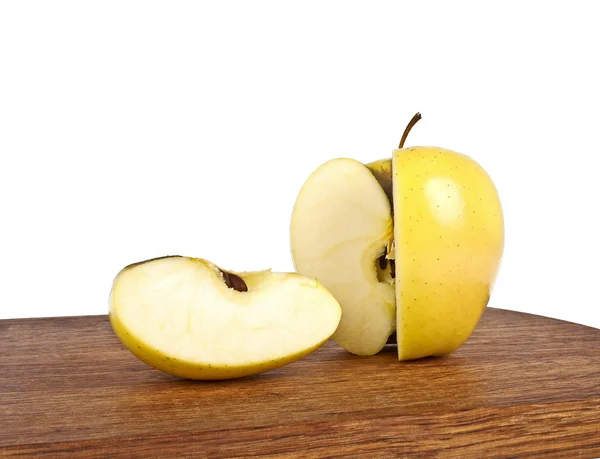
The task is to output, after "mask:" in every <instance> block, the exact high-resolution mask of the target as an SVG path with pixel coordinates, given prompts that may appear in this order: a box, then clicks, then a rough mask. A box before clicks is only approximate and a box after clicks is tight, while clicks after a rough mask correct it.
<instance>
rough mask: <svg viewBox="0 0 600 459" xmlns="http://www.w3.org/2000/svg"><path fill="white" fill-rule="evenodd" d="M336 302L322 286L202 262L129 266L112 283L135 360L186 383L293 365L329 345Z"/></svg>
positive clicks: (116, 312) (114, 312)
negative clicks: (322, 345) (177, 377)
mask: <svg viewBox="0 0 600 459" xmlns="http://www.w3.org/2000/svg"><path fill="white" fill-rule="evenodd" d="M340 316H341V309H340V306H339V304H338V302H337V300H336V299H335V298H334V297H333V296H332V295H331V293H329V292H328V291H327V290H326V289H325V288H324V287H323V286H322V285H321V284H320V283H319V282H318V281H316V280H315V279H309V278H306V277H303V276H301V275H299V274H297V273H278V272H272V271H270V270H266V271H256V272H232V271H225V270H223V269H221V268H219V267H218V266H216V265H215V264H214V263H211V262H209V261H207V260H204V259H200V258H190V257H180V256H173V257H163V258H156V259H153V260H148V261H145V262H141V263H136V264H134V265H130V266H128V267H126V268H124V269H123V270H121V271H120V272H119V273H118V274H117V276H116V278H115V280H114V282H113V285H112V288H111V292H110V301H109V318H110V323H111V325H112V328H113V330H114V332H115V334H116V335H117V337H118V338H119V339H120V340H121V342H122V343H123V344H124V345H125V347H126V348H127V349H129V350H130V351H131V352H132V353H133V354H134V355H135V356H136V357H138V358H139V359H140V360H142V361H143V362H145V363H147V364H148V365H151V366H152V367H154V368H156V369H158V370H160V371H163V372H165V373H168V374H171V375H175V376H180V377H183V378H189V379H231V378H237V377H242V376H248V375H252V374H256V373H262V372H265V371H268V370H272V369H275V368H278V367H281V366H283V365H286V364H288V363H291V362H293V361H295V360H298V359H299V358H301V357H303V356H305V355H307V354H308V353H310V352H312V351H314V350H315V349H317V348H318V347H319V346H320V345H321V344H323V343H324V342H325V341H327V340H328V339H329V338H330V337H331V335H332V334H333V332H334V331H335V330H336V328H337V326H338V323H339V321H340Z"/></svg>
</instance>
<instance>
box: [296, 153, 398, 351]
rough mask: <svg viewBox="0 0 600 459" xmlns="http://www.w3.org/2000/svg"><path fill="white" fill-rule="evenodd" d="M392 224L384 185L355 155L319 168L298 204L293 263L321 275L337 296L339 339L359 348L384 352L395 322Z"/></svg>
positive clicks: (335, 336) (301, 270) (306, 272)
mask: <svg viewBox="0 0 600 459" xmlns="http://www.w3.org/2000/svg"><path fill="white" fill-rule="evenodd" d="M393 229H394V226H393V221H392V214H391V208H390V203H389V200H388V198H387V197H386V195H385V193H384V191H383V189H382V188H381V186H380V185H379V183H378V182H377V180H376V179H375V177H374V176H373V174H371V172H370V171H369V169H367V168H366V167H365V166H364V164H362V163H360V162H358V161H355V160H353V159H348V158H339V159H334V160H331V161H328V162H326V163H325V164H323V165H322V166H321V167H319V168H318V169H317V170H316V171H314V172H313V173H312V174H311V176H310V177H309V178H308V180H307V181H306V182H305V184H304V186H303V187H302V189H301V190H300V192H299V194H298V197H297V199H296V202H295V204H294V210H293V213H292V221H291V227H290V237H291V248H292V258H293V263H294V268H295V269H296V271H298V273H304V274H303V275H307V276H309V277H314V278H316V279H318V280H319V281H320V282H321V283H322V284H323V285H324V286H325V287H326V288H327V289H328V290H329V291H330V292H331V293H332V294H333V296H334V297H335V298H336V299H337V300H338V301H339V303H340V305H341V306H342V311H343V312H342V318H341V321H340V324H339V326H338V329H337V330H336V332H335V333H334V334H333V339H334V340H335V341H336V342H337V343H338V344H339V345H341V346H342V347H344V348H345V349H347V350H349V351H350V352H352V353H354V354H358V355H371V354H375V353H377V352H379V351H380V350H381V349H382V348H383V346H385V344H386V342H387V340H388V338H389V336H390V335H391V334H392V333H393V332H394V329H395V327H396V320H395V318H396V312H395V293H394V287H393V283H394V280H393V278H392V276H391V263H387V262H385V263H384V260H385V255H386V248H387V247H388V246H389V245H390V244H391V241H392V237H393ZM382 257H383V258H382ZM378 260H381V263H380V262H379V261H378Z"/></svg>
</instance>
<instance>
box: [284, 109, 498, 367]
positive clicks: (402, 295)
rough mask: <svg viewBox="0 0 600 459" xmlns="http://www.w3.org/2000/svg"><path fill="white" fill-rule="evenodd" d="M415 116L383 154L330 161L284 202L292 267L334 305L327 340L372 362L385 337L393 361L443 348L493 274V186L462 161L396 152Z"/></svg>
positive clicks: (483, 302) (454, 343)
mask: <svg viewBox="0 0 600 459" xmlns="http://www.w3.org/2000/svg"><path fill="white" fill-rule="evenodd" d="M419 118H420V115H418V114H417V115H416V116H415V117H414V118H413V120H411V123H409V126H408V127H407V129H406V130H405V133H404V135H403V140H402V141H401V143H400V148H398V149H396V150H394V151H393V153H392V157H391V158H390V159H387V160H380V161H376V162H374V163H371V164H369V165H364V164H362V163H360V162H358V161H355V160H353V159H349V158H338V159H333V160H330V161H328V162H326V163H325V164H323V165H322V166H320V167H319V168H317V170H315V172H313V173H312V174H311V175H310V177H309V178H308V179H307V180H306V182H305V183H304V185H303V186H302V188H301V190H300V192H299V194H298V197H297V199H296V202H295V204H294V209H293V212H292V218H291V227H290V240H291V251H292V258H293V262H294V266H295V269H296V270H297V272H298V273H299V274H301V275H304V276H307V277H315V278H316V279H318V280H319V281H320V282H321V283H322V284H323V285H324V286H325V287H326V288H327V289H329V291H330V292H331V293H332V294H333V295H334V297H336V299H338V301H339V303H340V305H341V307H342V318H341V320H340V324H339V326H338V329H337V330H336V332H335V333H334V334H333V339H334V340H335V341H336V342H338V343H339V344H340V345H341V346H342V347H344V348H345V349H346V350H348V351H349V352H352V353H354V354H358V355H373V354H375V353H377V352H379V351H380V350H381V349H382V348H383V346H385V344H386V343H387V342H388V340H391V339H393V335H394V334H395V339H396V341H397V348H398V358H399V359H400V360H412V359H418V358H422V357H427V356H441V355H446V354H449V353H451V352H453V351H455V350H456V349H458V348H459V347H460V346H461V345H462V344H463V343H464V342H465V341H466V340H467V339H468V337H469V336H470V335H471V333H472V332H473V330H474V329H475V327H476V325H477V323H478V321H479V319H480V317H481V315H482V313H483V312H484V310H485V308H486V306H487V304H488V301H489V299H490V294H491V291H492V289H493V285H494V283H495V279H496V276H497V273H498V270H499V267H500V262H501V258H502V253H503V248H504V217H503V212H502V206H501V202H500V198H499V195H498V192H497V189H496V187H495V185H494V183H493V181H492V180H491V178H490V176H489V175H488V174H487V173H486V171H485V170H484V169H483V168H482V167H481V166H480V165H479V164H478V163H477V162H476V161H475V160H474V159H472V158H471V157H469V156H466V155H464V154H461V153H458V152H454V151H451V150H448V149H444V148H439V147H428V146H420V147H410V148H404V146H403V144H404V140H405V139H406V136H407V134H408V131H409V130H410V128H411V127H412V125H414V124H415V123H416V121H418V119H419Z"/></svg>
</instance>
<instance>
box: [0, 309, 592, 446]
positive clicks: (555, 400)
mask: <svg viewBox="0 0 600 459" xmlns="http://www.w3.org/2000/svg"><path fill="white" fill-rule="evenodd" d="M0 337H1V338H2V339H1V341H0V342H1V343H2V344H0V346H1V352H0V400H1V405H0V426H2V427H1V428H0V456H1V457H13V456H15V457H35V458H37V457H91V458H104V457H112V458H120V457H122V458H137V457H139V458H156V457H194V458H198V457H211V458H213V457H282V458H287V457H307V458H312V457H315V458H317V457H318V458H321V457H360V458H363V457H364V458H369V457H386V458H387V457H443V458H453V457H457V458H470V457H473V458H484V457H497V458H505V457H544V458H554V457H560V458H562V457H564V458H575V457H578V458H597V457H600V330H597V329H593V328H588V327H584V326H580V325H575V324H571V323H567V322H561V321H557V320H552V319H547V318H543V317H538V316H533V315H528V314H521V313H517V312H509V311H503V310H498V309H488V310H487V312H486V313H485V314H484V317H483V318H482V320H481V322H480V324H479V325H478V327H477V329H476V331H475V333H474V334H473V335H472V336H471V338H470V339H469V340H468V341H467V343H466V344H465V345H464V346H463V347H461V348H460V349H459V350H458V351H457V352H455V353H454V354H452V355H450V356H447V357H444V358H431V359H423V360H420V361H415V362H406V363H401V362H398V361H397V360H396V354H395V349H394V348H393V347H390V348H389V349H386V350H384V351H383V352H381V353H380V354H379V355H376V356H373V357H356V356H353V355H350V354H348V353H346V352H345V351H343V350H342V349H340V348H339V347H338V346H337V345H335V344H334V343H332V342H329V343H327V344H326V345H325V346H323V347H322V348H320V349H318V350H317V351H316V352H314V353H313V354H311V355H309V356H308V357H305V358H304V359H302V360H299V361H297V362H295V363H293V364H291V365H288V366H286V367H283V368H280V369H277V370H274V371H271V372H268V373H265V374H262V375H258V376H253V377H248V378H243V379H238V380H231V381H225V382H194V381H186V380H180V379H177V378H174V377H170V376H168V375H164V374H162V373H160V372H158V371H157V370H154V369H153V368H150V367H148V366H146V365H145V364H143V363H141V362H140V361H138V360H137V359H136V358H135V357H133V355H131V354H130V353H129V351H127V350H126V349H125V348H124V347H123V346H122V345H121V344H120V342H119V341H118V340H117V338H116V337H115V335H114V333H113V332H112V330H111V328H110V325H109V323H108V320H107V317H106V316H88V317H68V318H52V319H23V320H21V319H19V320H4V321H0Z"/></svg>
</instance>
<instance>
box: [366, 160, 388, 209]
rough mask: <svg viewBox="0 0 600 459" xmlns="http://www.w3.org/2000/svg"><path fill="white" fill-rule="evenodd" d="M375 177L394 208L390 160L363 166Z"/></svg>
mask: <svg viewBox="0 0 600 459" xmlns="http://www.w3.org/2000/svg"><path fill="white" fill-rule="evenodd" d="M365 166H367V167H368V168H369V170H370V171H371V173H372V174H373V175H374V176H375V178H376V179H377V181H378V182H379V185H381V188H383V191H384V192H385V195H386V196H387V198H388V200H389V201H390V205H391V206H392V209H393V208H394V187H393V182H392V158H385V159H380V160H378V161H373V162H372V163H368V164H365Z"/></svg>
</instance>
